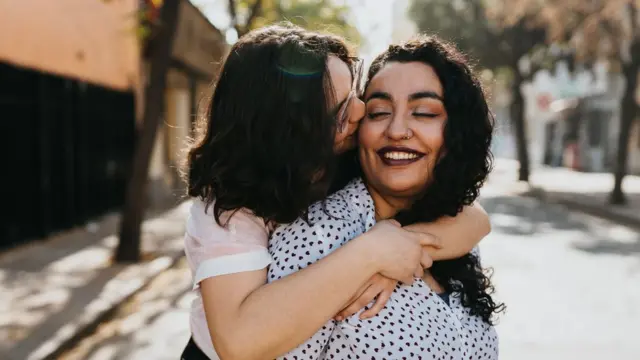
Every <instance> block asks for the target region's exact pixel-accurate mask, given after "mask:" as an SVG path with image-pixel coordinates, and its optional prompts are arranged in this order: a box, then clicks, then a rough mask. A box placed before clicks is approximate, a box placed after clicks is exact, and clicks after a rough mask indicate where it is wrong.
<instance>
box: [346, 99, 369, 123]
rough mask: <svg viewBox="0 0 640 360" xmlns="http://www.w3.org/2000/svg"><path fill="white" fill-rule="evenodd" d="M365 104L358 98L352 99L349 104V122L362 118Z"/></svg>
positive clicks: (355, 121)
mask: <svg viewBox="0 0 640 360" xmlns="http://www.w3.org/2000/svg"><path fill="white" fill-rule="evenodd" d="M365 109H366V107H365V105H364V101H362V100H360V99H359V98H355V99H353V103H352V105H351V114H349V122H350V123H359V122H360V120H362V118H364V113H365Z"/></svg>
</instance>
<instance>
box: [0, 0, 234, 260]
mask: <svg viewBox="0 0 640 360" xmlns="http://www.w3.org/2000/svg"><path fill="white" fill-rule="evenodd" d="M139 6H140V3H139V2H138V1H137V0H112V1H108V2H107V1H102V0H89V1H87V0H60V1H46V0H21V1H4V2H0V31H2V33H3V34H11V35H10V36H2V37H0V114H1V115H0V117H2V121H1V122H0V127H1V133H2V134H4V136H5V141H3V142H2V149H3V150H4V151H3V154H5V156H6V158H5V164H4V165H5V166H4V168H5V170H6V173H5V174H6V175H5V176H3V177H2V179H1V180H0V182H1V184H0V187H1V188H2V192H3V198H4V199H5V205H6V206H8V207H9V209H10V210H9V211H8V213H9V216H6V217H3V219H2V220H0V247H2V248H6V247H10V246H14V245H17V244H21V243H24V242H26V241H29V240H30V239H37V238H42V237H46V236H47V235H49V234H51V233H52V232H56V231H61V230H65V229H69V228H72V227H74V226H78V225H82V224H83V223H85V222H86V221H88V220H90V219H93V218H95V217H98V216H101V215H103V214H105V213H107V212H110V211H116V210H118V209H119V207H120V206H121V205H122V203H123V200H124V190H125V185H126V181H127V177H128V173H129V169H130V166H131V160H132V156H133V151H134V146H135V141H136V136H137V135H136V134H137V130H136V129H137V127H138V125H139V123H140V121H141V120H140V119H141V109H142V106H141V105H142V103H143V99H144V86H145V84H146V72H147V70H148V66H147V65H146V60H145V58H144V56H142V54H141V51H140V48H139V39H138V37H137V35H136V28H137V26H138V24H137V20H136V19H137V18H138V17H137V16H135V15H136V13H137V12H138V9H139ZM176 35H177V36H176V39H175V43H174V44H175V46H174V53H173V60H172V68H171V70H170V73H169V81H168V88H167V90H166V96H165V104H161V106H164V108H165V112H164V119H163V124H164V125H163V127H162V129H161V130H160V131H159V135H158V141H157V143H158V144H157V146H156V148H157V149H156V152H155V154H154V159H153V163H152V166H151V169H150V174H149V175H150V178H151V179H152V181H153V183H154V184H156V186H155V187H153V191H152V194H154V196H152V198H156V197H158V196H157V194H158V193H159V191H160V190H162V189H165V190H164V191H167V190H166V189H167V187H168V186H158V184H161V183H163V182H164V183H169V180H167V176H166V174H167V173H168V172H169V170H167V168H169V167H171V166H172V164H177V163H179V156H180V155H179V152H178V151H177V149H178V148H179V147H180V144H183V143H184V142H185V138H186V137H187V136H188V135H190V132H191V129H192V120H193V119H194V118H195V114H196V108H197V105H198V103H199V98H200V97H201V94H205V93H206V89H207V88H208V87H209V85H210V83H211V81H212V79H213V77H214V74H215V73H216V71H217V67H218V64H219V62H220V58H221V57H222V55H223V54H224V52H225V51H226V50H225V49H226V45H225V43H224V41H223V38H222V36H221V34H220V32H219V31H218V30H217V29H216V28H215V27H213V26H212V25H211V24H210V23H209V22H208V21H207V20H206V19H205V18H204V16H202V14H201V13H200V12H199V11H198V9H197V8H195V7H194V6H193V5H191V3H190V2H188V1H187V0H184V1H183V2H182V4H181V13H180V20H179V29H178V33H177V34H176ZM158 149H159V150H158ZM172 181H173V180H172ZM174 185H175V184H174Z"/></svg>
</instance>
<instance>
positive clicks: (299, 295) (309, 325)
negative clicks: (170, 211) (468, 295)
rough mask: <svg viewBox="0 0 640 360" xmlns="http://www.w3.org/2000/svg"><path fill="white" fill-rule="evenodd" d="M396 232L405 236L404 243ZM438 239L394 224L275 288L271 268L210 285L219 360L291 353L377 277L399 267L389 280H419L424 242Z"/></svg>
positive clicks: (209, 313)
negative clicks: (270, 280) (417, 275)
mask: <svg viewBox="0 0 640 360" xmlns="http://www.w3.org/2000/svg"><path fill="white" fill-rule="evenodd" d="M384 226H385V225H383V224H381V227H384ZM390 227H391V228H390ZM395 232H398V234H404V235H403V236H405V238H406V240H405V241H404V244H403V241H401V240H402V239H399V237H400V236H399V235H395V236H394V234H396V233H395ZM389 240H391V241H392V242H393V241H394V240H396V241H395V244H392V243H390V241H389ZM434 241H435V240H434V237H432V236H423V235H418V234H415V233H412V232H409V231H406V230H403V229H402V228H400V227H398V226H397V225H390V224H387V225H386V228H383V229H382V230H381V229H380V227H379V228H378V233H376V231H375V230H372V231H370V232H368V233H366V234H363V235H361V236H359V237H357V238H355V239H354V240H352V241H350V242H348V243H347V244H345V245H344V246H342V247H340V248H338V249H337V250H335V251H334V252H332V253H331V254H330V255H328V256H326V257H324V258H322V259H321V260H319V261H317V262H316V263H314V264H312V265H309V266H307V267H306V268H304V269H302V270H300V271H297V272H295V273H292V274H291V275H289V276H286V277H284V278H282V279H279V280H276V281H273V282H272V283H269V284H267V283H266V282H267V270H266V269H264V268H263V269H261V270H254V271H246V272H240V273H234V274H228V275H221V276H214V277H209V278H206V279H204V280H202V281H201V282H200V289H201V294H202V300H203V305H204V309H205V314H206V317H207V323H208V328H209V332H210V335H211V339H212V341H213V344H214V347H215V349H216V351H217V353H218V355H219V356H220V357H221V358H222V359H225V360H228V359H252V360H253V359H273V358H275V357H277V356H279V355H281V354H283V353H286V352H287V351H289V350H291V349H292V348H294V347H296V346H297V345H299V344H300V343H302V342H304V341H305V340H307V339H308V338H309V337H311V336H312V335H313V334H314V333H316V332H317V331H318V329H320V328H321V327H322V326H323V325H325V324H326V323H327V321H329V320H330V319H331V317H332V316H334V315H335V314H336V313H337V312H338V311H339V310H340V309H341V308H342V307H343V306H344V304H345V303H347V301H348V300H349V299H350V298H351V297H352V296H353V295H354V293H356V292H357V291H358V289H359V288H360V287H361V286H362V285H363V284H365V282H367V280H368V279H369V278H370V277H371V276H372V275H373V274H376V273H378V272H380V271H384V270H386V269H389V268H390V267H391V264H394V265H393V266H395V267H396V270H397V271H396V273H395V274H394V275H395V276H393V275H391V274H387V275H388V276H392V277H394V278H398V277H399V278H402V279H406V278H408V279H412V278H413V277H412V275H413V274H415V273H416V270H417V267H418V266H419V263H420V256H421V254H422V250H421V244H422V245H425V244H434ZM386 244H389V245H393V247H391V246H387V245H386ZM398 247H401V248H402V247H404V249H405V250H401V249H400V250H396V249H397V248H398ZM394 248H396V249H394ZM410 253H411V254H414V253H415V256H414V258H413V259H410V258H407V257H406V255H408V254H410ZM415 257H417V258H415ZM308 260H309V261H310V262H313V261H315V260H318V259H315V260H314V259H312V258H309V259H308ZM399 269H402V270H399ZM296 270H297V266H296ZM420 270H421V269H420ZM400 273H402V274H403V275H402V276H399V274H400ZM248 339H250V341H247V340H248Z"/></svg>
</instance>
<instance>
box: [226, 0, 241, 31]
mask: <svg viewBox="0 0 640 360" xmlns="http://www.w3.org/2000/svg"><path fill="white" fill-rule="evenodd" d="M228 7H229V16H230V17H231V26H233V28H234V29H236V32H237V33H238V35H239V34H240V24H238V12H237V8H236V1H235V0H229V2H228Z"/></svg>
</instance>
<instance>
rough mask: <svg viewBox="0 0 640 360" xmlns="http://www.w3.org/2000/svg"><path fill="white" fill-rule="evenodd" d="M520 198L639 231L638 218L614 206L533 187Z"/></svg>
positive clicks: (639, 222)
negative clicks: (605, 205)
mask: <svg viewBox="0 0 640 360" xmlns="http://www.w3.org/2000/svg"><path fill="white" fill-rule="evenodd" d="M520 196H526V197H531V198H535V199H538V200H540V201H543V202H547V203H556V204H561V205H564V206H566V207H567V208H569V209H571V210H576V211H580V212H583V213H585V214H589V215H592V216H596V217H599V218H602V219H606V220H610V221H613V222H616V223H618V224H621V225H625V226H628V227H631V228H635V229H640V218H638V217H635V216H631V215H629V214H627V213H625V212H624V211H620V210H619V209H617V208H616V207H615V206H609V207H604V206H602V205H601V204H595V203H589V202H586V201H577V200H574V199H570V198H567V197H564V196H558V195H553V194H549V193H548V192H547V191H546V190H544V189H543V188H541V187H538V186H534V185H531V187H530V189H529V190H527V191H525V192H523V193H521V194H520Z"/></svg>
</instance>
